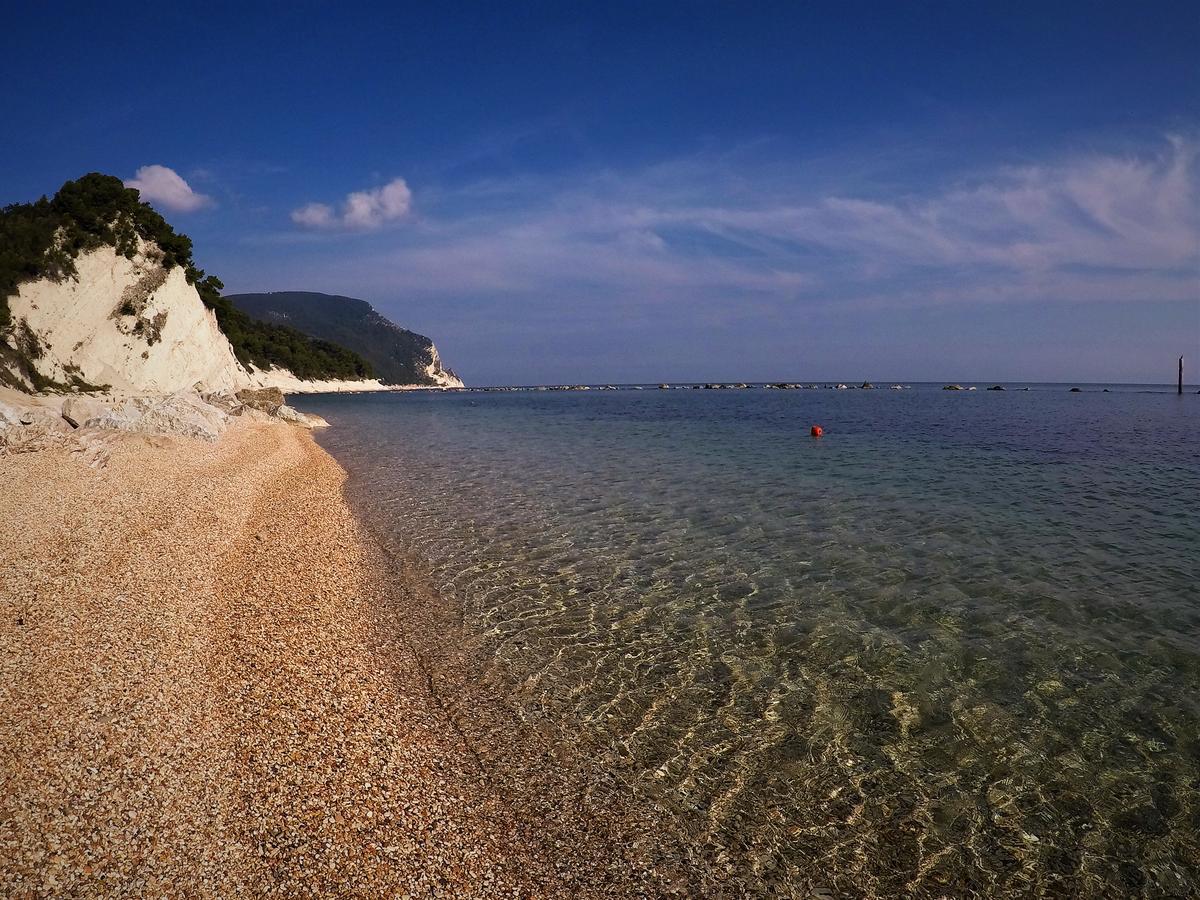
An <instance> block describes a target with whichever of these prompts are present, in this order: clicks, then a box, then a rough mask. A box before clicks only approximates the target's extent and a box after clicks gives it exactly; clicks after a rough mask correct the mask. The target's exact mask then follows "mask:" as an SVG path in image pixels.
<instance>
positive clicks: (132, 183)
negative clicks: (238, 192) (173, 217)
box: [125, 165, 213, 212]
mask: <svg viewBox="0 0 1200 900" xmlns="http://www.w3.org/2000/svg"><path fill="white" fill-rule="evenodd" d="M125 186H126V187H130V188H136V189H137V191H138V192H139V193H140V194H141V196H142V199H143V200H146V201H148V202H150V203H153V204H156V205H158V206H161V207H162V208H164V209H166V210H169V211H170V212H194V211H195V210H198V209H203V208H204V207H206V206H212V205H213V199H212V198H211V197H209V196H207V195H205V194H201V193H197V192H196V191H194V190H192V186H191V185H189V184H188V183H187V181H185V180H184V179H183V177H182V176H181V175H180V174H179V173H178V172H176V171H175V170H174V169H171V168H168V167H167V166H157V165H155V166H142V167H141V168H140V169H138V170H137V172H136V173H135V174H134V176H133V178H130V179H129V180H128V181H126V182H125Z"/></svg>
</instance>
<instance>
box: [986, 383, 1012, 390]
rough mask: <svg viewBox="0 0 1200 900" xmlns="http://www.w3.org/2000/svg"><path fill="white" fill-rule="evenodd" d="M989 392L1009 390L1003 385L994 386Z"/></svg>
mask: <svg viewBox="0 0 1200 900" xmlns="http://www.w3.org/2000/svg"><path fill="white" fill-rule="evenodd" d="M988 390H989V391H1003V390H1007V388H1005V387H1004V385H1002V384H993V385H992V386H991V387H990V388H988Z"/></svg>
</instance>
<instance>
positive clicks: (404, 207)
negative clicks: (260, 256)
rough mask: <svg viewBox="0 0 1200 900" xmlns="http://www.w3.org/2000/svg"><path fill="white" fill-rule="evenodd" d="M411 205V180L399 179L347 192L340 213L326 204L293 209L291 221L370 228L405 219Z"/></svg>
mask: <svg viewBox="0 0 1200 900" xmlns="http://www.w3.org/2000/svg"><path fill="white" fill-rule="evenodd" d="M411 207H412V191H411V190H409V187H408V183H407V182H405V180H404V179H403V178H396V179H393V180H392V181H390V182H388V183H387V184H385V185H384V186H383V187H378V188H373V189H371V190H366V191H354V192H352V193H350V194H347V195H346V199H345V200H344V201H343V203H342V208H341V212H340V213H339V212H336V211H335V210H334V209H333V207H332V206H329V205H328V204H325V203H307V204H305V205H304V206H301V207H299V208H298V209H295V210H292V221H293V222H295V223H296V224H297V225H301V226H303V227H305V228H342V229H348V230H361V231H371V230H374V229H376V228H379V227H380V226H382V225H384V224H385V223H387V222H391V221H394V220H396V219H402V218H404V217H405V216H407V215H408V213H409V210H410V208H411Z"/></svg>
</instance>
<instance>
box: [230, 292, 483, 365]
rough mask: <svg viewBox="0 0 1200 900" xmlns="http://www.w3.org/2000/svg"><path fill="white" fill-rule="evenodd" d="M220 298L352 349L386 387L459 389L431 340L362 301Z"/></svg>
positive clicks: (278, 295) (293, 295)
mask: <svg viewBox="0 0 1200 900" xmlns="http://www.w3.org/2000/svg"><path fill="white" fill-rule="evenodd" d="M226 299H228V300H229V301H231V302H232V303H233V304H234V305H235V306H236V307H237V308H238V309H240V310H242V312H244V313H246V314H247V315H249V316H251V317H253V318H255V319H258V320H259V321H262V322H268V323H271V324H276V325H288V326H290V327H292V328H295V329H296V330H297V331H302V332H304V333H305V334H307V335H309V336H310V337H314V338H319V339H321V340H325V341H332V342H333V343H335V344H339V345H340V346H342V347H346V348H348V349H350V350H353V351H354V352H355V353H357V354H359V355H360V356H361V357H363V358H364V359H366V360H367V361H368V362H369V363H370V364H371V366H372V368H373V369H374V370H375V374H376V375H377V376H379V379H380V380H381V381H383V382H384V383H386V384H389V385H420V386H426V387H462V386H463V383H462V380H461V379H460V378H459V377H458V376H457V375H455V374H454V372H453V370H451V369H448V368H446V367H445V365H444V364H443V363H442V358H441V355H440V354H439V353H438V350H437V347H435V346H434V344H433V341H431V340H430V339H429V338H427V337H425V335H423V334H417V333H416V332H413V331H409V330H408V329H407V328H401V327H400V326H399V325H397V324H396V323H395V322H392V321H391V320H389V319H387V318H386V317H384V316H383V315H381V314H380V313H379V312H378V311H376V310H375V309H374V308H373V307H372V306H371V304H369V303H367V302H366V301H365V300H357V299H355V298H353V297H342V296H338V295H334V294H319V293H315V292H312V291H277V292H273V293H269V294H227V295H226Z"/></svg>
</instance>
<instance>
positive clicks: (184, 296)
mask: <svg viewBox="0 0 1200 900" xmlns="http://www.w3.org/2000/svg"><path fill="white" fill-rule="evenodd" d="M160 259H161V254H160V253H159V252H158V251H157V248H156V247H155V246H154V245H153V244H144V245H143V246H142V251H141V252H139V253H138V254H136V255H135V257H134V258H133V259H126V258H125V257H124V256H121V255H120V254H118V253H117V252H116V251H115V250H114V249H113V248H112V247H101V248H99V249H97V250H93V251H90V252H88V253H82V254H80V255H79V256H78V257H77V258H76V260H75V266H76V269H77V272H78V274H77V275H76V276H75V277H70V278H65V279H63V280H62V281H58V282H55V281H51V280H49V279H40V280H37V281H29V282H25V283H24V284H22V285H20V287H19V288H18V291H17V293H16V294H15V295H13V296H10V297H9V298H8V305H9V310H10V312H11V315H12V320H13V327H12V329H11V330H10V334H9V336H8V343H9V344H10V345H11V346H14V347H17V348H19V349H21V350H22V351H23V353H24V355H25V356H26V358H27V359H28V360H29V361H30V362H31V363H32V365H33V366H34V368H36V369H37V371H38V373H39V374H41V375H42V376H43V377H44V378H47V379H50V380H52V381H56V382H59V383H61V384H68V385H70V384H79V383H80V382H84V383H86V385H91V386H95V387H103V386H105V385H107V386H108V388H110V389H112V390H118V391H141V392H147V393H173V392H175V391H180V390H185V389H189V388H192V387H194V386H196V385H200V386H201V387H202V388H203V389H204V390H214V391H215V390H236V389H237V388H238V387H241V386H243V385H245V384H247V383H248V377H247V373H246V372H245V370H244V369H243V368H242V367H241V365H240V364H239V363H238V361H237V358H236V357H235V356H234V354H233V348H232V347H231V346H230V345H229V341H228V340H226V338H225V335H223V334H222V333H221V330H220V329H219V328H218V327H217V319H216V316H215V314H214V313H213V312H212V310H210V309H207V308H206V307H205V306H204V304H203V303H202V302H201V300H200V295H199V294H198V293H196V289H195V287H194V286H192V285H190V284H188V283H187V278H186V277H185V275H184V271H183V269H182V268H181V267H179V266H175V267H173V268H172V269H170V270H167V269H165V268H164V267H163V266H162V263H161V261H160ZM14 375H15V373H14ZM17 377H19V376H17ZM28 386H29V387H33V385H28Z"/></svg>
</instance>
